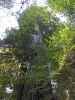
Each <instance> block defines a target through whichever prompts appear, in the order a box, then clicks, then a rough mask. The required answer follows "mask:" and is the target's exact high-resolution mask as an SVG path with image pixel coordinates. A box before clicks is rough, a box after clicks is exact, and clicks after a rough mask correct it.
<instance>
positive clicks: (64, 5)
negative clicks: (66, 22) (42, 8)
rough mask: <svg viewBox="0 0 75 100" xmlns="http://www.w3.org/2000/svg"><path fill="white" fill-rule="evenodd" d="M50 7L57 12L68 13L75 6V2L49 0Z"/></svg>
mask: <svg viewBox="0 0 75 100" xmlns="http://www.w3.org/2000/svg"><path fill="white" fill-rule="evenodd" d="M48 1H49V4H50V6H51V7H52V8H53V9H54V10H56V11H66V10H69V9H70V8H69V7H74V6H75V0H48Z"/></svg>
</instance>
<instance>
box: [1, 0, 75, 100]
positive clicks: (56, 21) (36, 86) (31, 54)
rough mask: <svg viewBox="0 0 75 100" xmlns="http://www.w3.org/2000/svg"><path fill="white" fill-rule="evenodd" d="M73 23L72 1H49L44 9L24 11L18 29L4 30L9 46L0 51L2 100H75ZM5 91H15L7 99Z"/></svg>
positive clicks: (36, 8) (74, 26)
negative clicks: (9, 88) (7, 88)
mask: <svg viewBox="0 0 75 100" xmlns="http://www.w3.org/2000/svg"><path fill="white" fill-rule="evenodd" d="M56 14H60V15H63V16H64V18H65V16H66V21H65V22H62V21H61V20H60V18H58V17H57V16H56ZM74 21H75V1H74V0H60V1H59V0H48V6H46V7H39V6H37V5H32V6H30V7H29V8H27V9H26V10H25V11H23V13H22V14H21V15H20V16H19V18H18V23H19V29H11V30H7V31H6V34H7V37H6V38H5V39H4V42H5V44H8V46H7V47H5V48H4V47H2V48H0V49H1V52H0V55H1V56H0V99H1V100H2V98H6V99H5V100H43V99H44V100H74V99H75V78H74V77H75V73H74V71H75V68H74V67H75V40H74V39H75V22H74ZM54 84H55V85H54ZM6 87H11V89H14V91H13V92H12V93H11V94H10V95H9V96H8V93H5V92H4V91H5V88H6Z"/></svg>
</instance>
